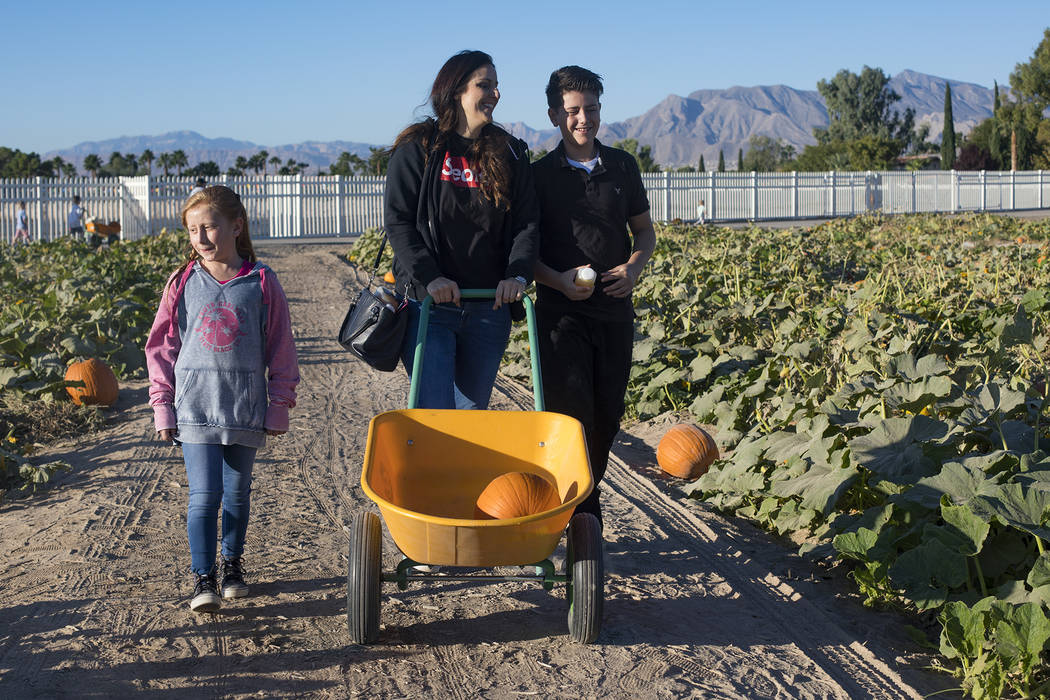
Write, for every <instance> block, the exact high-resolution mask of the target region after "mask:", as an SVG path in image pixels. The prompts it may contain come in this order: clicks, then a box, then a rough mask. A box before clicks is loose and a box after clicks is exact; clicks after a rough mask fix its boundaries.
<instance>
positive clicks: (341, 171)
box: [278, 151, 368, 177]
mask: <svg viewBox="0 0 1050 700" xmlns="http://www.w3.org/2000/svg"><path fill="white" fill-rule="evenodd" d="M278 162H280V161H278ZM367 171H368V163H366V162H365V161H364V160H363V159H362V158H361V156H359V155H357V154H356V153H348V152H347V151H343V152H342V153H340V154H339V158H337V159H336V161H335V162H334V163H332V165H331V166H329V168H328V174H329V175H345V176H347V177H349V176H353V175H364V174H365V173H366V172H367Z"/></svg>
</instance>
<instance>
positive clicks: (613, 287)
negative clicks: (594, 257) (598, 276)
mask: <svg viewBox="0 0 1050 700" xmlns="http://www.w3.org/2000/svg"><path fill="white" fill-rule="evenodd" d="M640 272H641V269H640V268H639V269H637V270H636V269H635V266H634V265H632V264H631V263H629V262H625V263H624V264H622V265H617V266H616V267H614V268H613V269H611V270H609V271H607V272H603V273H602V284H604V285H606V286H605V288H604V289H605V293H606V294H608V295H609V296H611V297H617V298H623V297H627V296H630V294H631V290H633V289H634V285H635V282H637V281H638V275H639V273H640Z"/></svg>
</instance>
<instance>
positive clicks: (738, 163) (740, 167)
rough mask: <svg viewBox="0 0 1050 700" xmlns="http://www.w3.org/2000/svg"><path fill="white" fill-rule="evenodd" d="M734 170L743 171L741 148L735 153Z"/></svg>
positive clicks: (742, 150)
mask: <svg viewBox="0 0 1050 700" xmlns="http://www.w3.org/2000/svg"><path fill="white" fill-rule="evenodd" d="M736 169H737V170H743V169H744V149H743V148H741V149H740V150H738V151H737V152H736Z"/></svg>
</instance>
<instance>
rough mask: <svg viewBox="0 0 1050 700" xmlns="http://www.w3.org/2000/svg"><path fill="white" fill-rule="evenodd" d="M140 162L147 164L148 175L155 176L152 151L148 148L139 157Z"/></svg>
mask: <svg viewBox="0 0 1050 700" xmlns="http://www.w3.org/2000/svg"><path fill="white" fill-rule="evenodd" d="M139 160H141V161H142V162H143V163H145V164H146V174H147V175H152V174H153V151H151V150H149V149H148V148H147V149H146V150H144V151H143V152H142V155H141V156H139Z"/></svg>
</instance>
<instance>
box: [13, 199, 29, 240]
mask: <svg viewBox="0 0 1050 700" xmlns="http://www.w3.org/2000/svg"><path fill="white" fill-rule="evenodd" d="M19 241H22V242H24V243H26V244H27V245H28V243H29V217H28V216H27V215H26V203H25V201H24V200H23V201H20V202H19V203H18V211H17V212H15V237H14V239H13V240H12V241H11V245H17V244H18V242H19Z"/></svg>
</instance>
